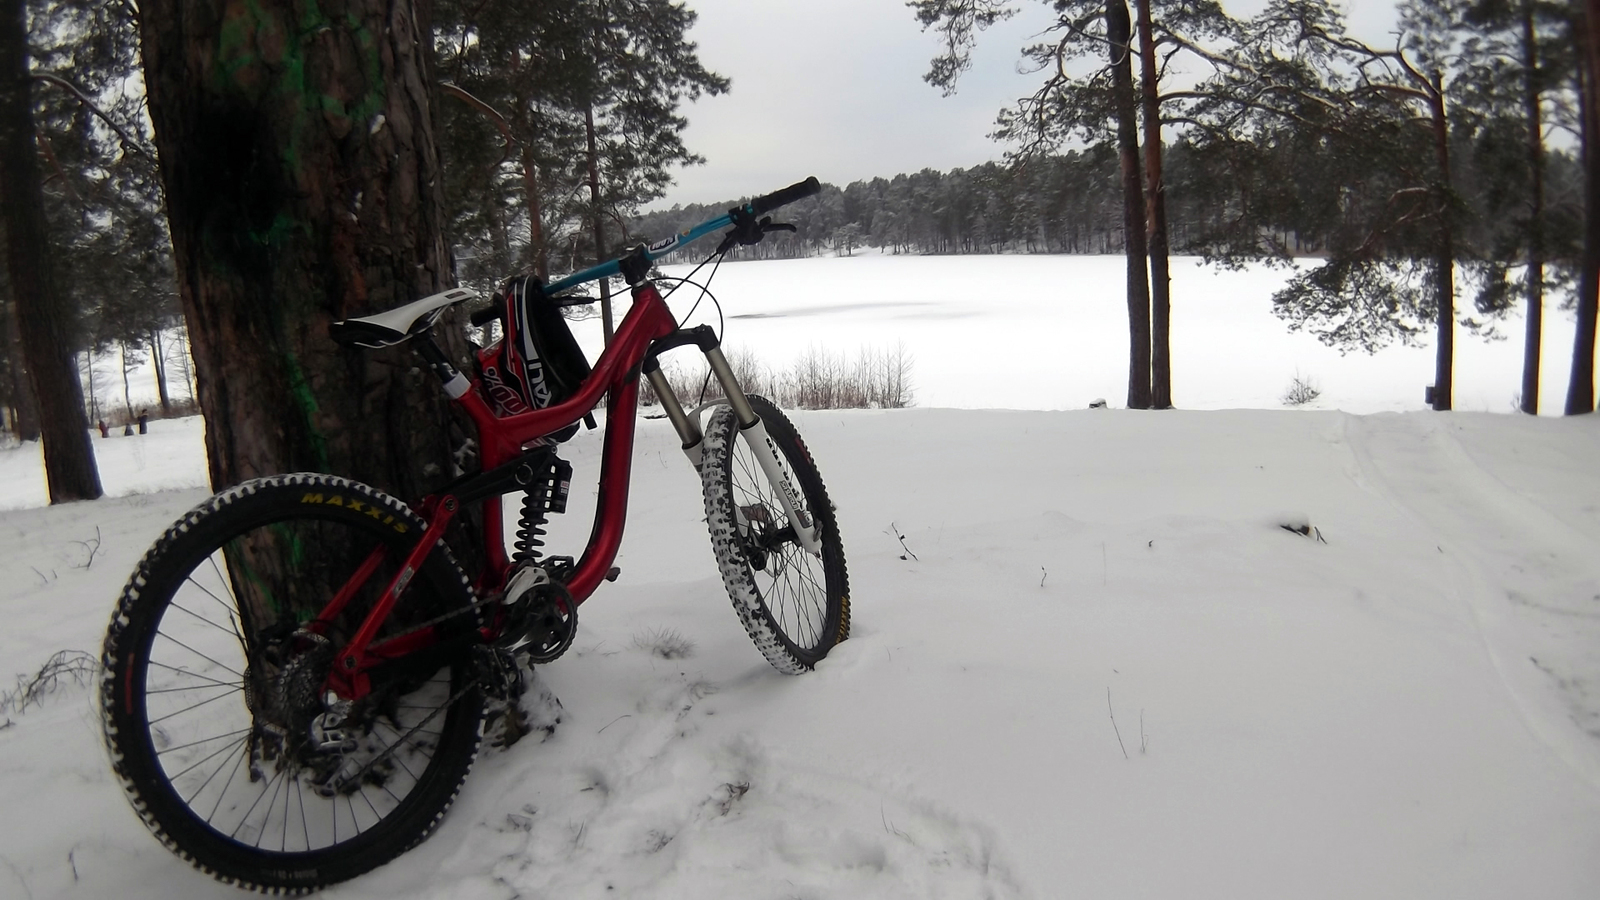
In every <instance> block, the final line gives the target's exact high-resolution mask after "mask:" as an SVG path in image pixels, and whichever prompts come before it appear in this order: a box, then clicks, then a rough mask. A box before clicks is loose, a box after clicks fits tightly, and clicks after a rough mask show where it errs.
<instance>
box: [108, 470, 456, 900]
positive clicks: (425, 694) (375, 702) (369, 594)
mask: <svg viewBox="0 0 1600 900" xmlns="http://www.w3.org/2000/svg"><path fill="white" fill-rule="evenodd" d="M422 526H423V523H422V521H421V520H420V519H418V518H417V517H416V515H415V514H413V513H412V512H411V511H410V510H409V509H407V508H406V507H405V506H404V505H403V504H401V503H399V502H398V501H396V500H395V499H393V498H391V497H388V496H387V495H384V494H382V493H380V492H378V491H376V490H374V489H372V488H369V487H367V486H365V485H362V484H358V483H356V482H352V481H348V480H345V479H342V478H335V477H331V476H326V475H287V476H279V477H275V478H266V479H259V480H256V481H251V482H246V483H245V484H242V485H239V486H238V487H235V488H233V489H231V490H228V491H225V492H223V493H221V494H218V495H216V496H215V497H212V498H210V499H209V500H207V501H206V502H205V503H203V504H201V505H200V506H199V507H197V508H195V509H194V510H192V511H191V512H190V513H189V514H188V515H186V516H185V517H184V518H183V519H181V520H179V521H178V522H177V523H176V524H175V525H173V526H172V528H171V529H169V530H168V531H167V533H166V534H165V535H163V536H162V537H161V539H160V540H158V541H157V542H156V544H155V546H154V547H152V548H151V549H150V551H149V553H147V554H146V555H145V557H144V559H143V560H141V561H140V563H139V567H138V569H137V570H136V571H135V572H134V574H133V577H132V578H131V579H130V580H129V582H128V585H127V587H126V588H124V590H123V593H122V598H121V600H120V601H119V603H118V606H117V611H116V613H115V614H114V615H113V617H112V621H111V626H110V629H109V631H108V633H107V635H106V642H105V650H104V655H103V660H102V661H103V664H104V670H105V674H104V675H103V676H102V677H103V681H102V686H101V698H100V699H101V703H100V706H101V713H102V719H103V723H104V729H105V739H106V743H107V746H108V747H109V749H110V751H111V757H112V762H113V767H114V769H115V771H116V774H117V776H118V777H119V779H120V780H121V782H122V785H123V789H124V790H125V791H126V793H127V795H128V799H129V800H130V801H131V802H132V803H133V806H134V809H135V810H136V811H137V812H138V813H139V815H140V817H141V818H142V819H143V820H144V822H145V824H146V825H147V826H149V828H150V829H151V831H153V832H154V833H155V834H156V836H157V837H158V838H159V839H160V840H161V841H162V842H163V843H164V844H166V845H167V847H168V848H170V849H171V850H173V851H174V852H175V853H177V854H178V855H179V856H181V857H183V858H184V859H187V860H189V861H190V862H191V863H192V864H193V865H194V866H195V867H196V868H199V869H201V870H202V871H205V872H207V873H209V874H211V875H213V876H215V877H216V878H218V879H220V880H222V881H226V882H230V883H234V884H237V885H239V886H241V887H246V888H250V889H255V890H263V891H271V892H274V893H277V892H288V893H299V892H303V891H309V890H312V889H315V888H317V887H320V886H322V885H327V884H331V883H333V882H337V881H342V880H345V879H348V878H352V877H354V876H356V875H359V874H361V873H363V872H366V871H368V870H370V869H373V868H375V867H377V866H379V865H382V864H383V863H385V862H387V861H389V860H390V859H392V858H394V857H395V856H398V855H399V854H400V853H402V852H404V851H405V850H407V849H409V848H410V847H412V846H414V845H415V844H417V843H418V842H420V841H421V840H422V839H423V838H425V837H427V835H428V834H430V833H431V832H432V831H433V829H434V828H435V827H436V826H437V825H438V823H439V821H440V820H441V818H442V817H443V815H444V811H445V809H446V808H447V807H449V805H450V803H451V801H453V800H454V798H455V795H456V792H457V791H458V790H459V789H460V786H461V783H462V781H463V779H465V777H466V774H467V771H468V769H469V768H470V767H471V765H472V761H473V758H474V756H475V755H476V753H477V748H478V742H479V727H480V719H481V713H482V703H483V701H482V698H481V696H480V695H479V692H478V687H477V681H476V675H475V673H474V670H473V666H472V665H471V663H470V659H469V658H468V654H466V653H462V654H459V655H458V657H459V658H455V659H450V660H446V661H444V662H442V663H440V662H437V661H435V662H433V663H429V664H423V665H421V666H411V667H404V666H398V665H397V666H394V667H392V668H391V669H390V671H391V674H390V675H387V676H385V675H380V674H375V675H373V677H372V681H371V692H370V693H369V694H367V696H365V697H363V698H361V699H360V700H357V701H355V702H354V703H353V704H342V703H340V702H339V701H338V698H337V697H329V696H327V695H326V694H325V693H324V689H325V685H326V682H327V677H328V674H329V672H330V671H331V669H332V667H333V664H334V660H333V656H334V652H335V650H336V649H337V648H338V647H340V646H342V645H343V644H344V643H345V642H346V641H348V639H349V638H350V637H351V636H352V635H353V634H354V632H355V630H356V628H358V627H359V626H360V624H361V622H362V620H363V619H364V618H365V616H366V614H367V612H368V611H369V610H370V609H371V606H372V603H373V602H374V601H375V599H376V598H377V597H378V596H379V595H380V594H381V593H382V592H383V590H384V589H385V587H386V586H387V585H388V584H389V582H390V580H391V579H392V578H393V577H394V575H395V573H396V572H398V571H399V569H400V567H401V566H402V565H403V563H404V559H405V556H406V554H407V553H408V552H409V551H410V549H411V548H412V547H414V546H415V542H416V539H417V537H419V536H420V535H421V533H422ZM341 593H342V594H344V595H345V596H346V597H347V599H348V602H347V603H346V604H345V605H344V607H343V609H342V610H341V611H340V612H339V613H338V614H337V615H336V616H333V617H332V618H331V621H324V620H323V619H321V618H318V617H319V615H320V614H322V613H324V612H325V611H326V610H328V609H329V602H330V601H331V600H332V599H333V598H334V597H335V596H336V595H340V594H341ZM470 597H471V594H470V592H469V591H468V590H467V587H466V584H465V579H464V578H463V576H462V575H461V571H460V569H459V567H457V566H456V565H455V563H454V561H453V560H452V559H451V558H450V557H449V555H448V551H447V550H446V549H445V548H444V547H443V545H441V546H440V547H439V548H438V549H436V550H435V551H434V552H433V553H432V554H430V556H429V558H428V560H427V561H426V562H425V564H424V565H423V566H422V569H421V571H419V572H418V573H417V575H416V577H415V578H413V579H411V583H410V585H409V587H407V588H406V590H405V593H404V594H403V595H402V597H401V600H400V602H399V603H398V604H396V607H395V610H394V612H393V613H392V614H391V615H390V616H389V619H388V620H387V621H386V622H385V625H384V630H383V631H380V632H379V636H378V641H382V640H383V639H384V638H385V637H386V636H394V635H397V634H400V633H402V632H404V631H406V630H407V629H409V628H416V627H418V626H420V625H421V624H422V623H424V622H428V621H430V620H433V619H436V618H437V617H439V616H440V615H442V614H443V613H448V612H452V611H453V612H455V613H457V614H456V615H454V616H450V617H447V618H445V619H443V620H442V621H439V622H435V623H433V627H434V628H435V629H436V633H439V634H441V635H446V634H449V633H452V632H455V633H460V631H459V630H460V629H464V628H471V627H474V626H475V624H476V615H475V611H474V610H473V609H472V607H471V601H470Z"/></svg>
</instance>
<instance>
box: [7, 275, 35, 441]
mask: <svg viewBox="0 0 1600 900" xmlns="http://www.w3.org/2000/svg"><path fill="white" fill-rule="evenodd" d="M6 342H7V347H6V378H7V380H8V383H7V389H8V390H9V391H10V393H11V414H12V419H11V433H12V434H13V435H15V436H16V438H17V440H19V441H37V440H38V439H39V409H38V407H37V406H35V405H34V402H33V386H32V385H30V384H29V383H28V372H27V369H26V367H25V366H24V365H23V363H22V360H23V356H22V338H21V337H20V336H19V335H18V333H17V317H16V315H15V308H14V306H13V305H7V307H6Z"/></svg>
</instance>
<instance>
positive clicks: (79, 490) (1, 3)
mask: <svg viewBox="0 0 1600 900" xmlns="http://www.w3.org/2000/svg"><path fill="white" fill-rule="evenodd" d="M0 197H5V202H4V203H3V204H0V216H4V217H5V232H6V268H7V271H8V273H9V275H10V282H11V298H12V302H13V303H14V304H16V312H17V329H18V332H19V334H20V335H21V342H22V349H23V352H24V353H25V354H26V356H25V362H26V363H27V368H28V380H29V381H30V382H31V384H32V390H33V397H34V400H35V402H36V403H37V404H38V410H39V424H40V428H39V431H40V435H41V437H42V438H43V442H44V472H45V481H46V483H47V484H48V486H49V490H50V502H51V503H64V502H67V501H71V500H93V499H94V498H96V497H99V496H100V474H99V471H98V470H97V469H96V468H95V460H94V450H93V448H92V447H91V445H90V443H89V423H88V420H86V419H85V418H84V415H83V387H82V386H81V385H80V384H78V366H77V362H76V359H75V354H74V353H73V350H72V348H71V346H70V345H69V344H68V338H67V334H68V322H69V320H70V315H69V313H68V310H67V306H66V296H65V295H64V294H62V293H61V292H60V286H59V282H58V281H57V280H56V278H55V273H54V272H53V271H52V270H51V260H52V259H53V256H52V254H51V253H50V244H49V238H48V231H47V226H46V224H45V216H44V193H43V191H42V189H41V187H40V181H39V159H38V151H37V149H36V145H35V138H34V128H33V106H32V81H31V78H30V76H29V74H28V46H27V11H26V4H25V3H24V2H23V0H0Z"/></svg>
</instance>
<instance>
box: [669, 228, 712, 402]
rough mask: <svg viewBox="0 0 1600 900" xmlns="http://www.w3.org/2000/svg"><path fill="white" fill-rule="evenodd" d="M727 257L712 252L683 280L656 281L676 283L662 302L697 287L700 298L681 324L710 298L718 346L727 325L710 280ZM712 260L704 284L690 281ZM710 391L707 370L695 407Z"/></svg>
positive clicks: (673, 278)
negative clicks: (715, 313) (679, 292)
mask: <svg viewBox="0 0 1600 900" xmlns="http://www.w3.org/2000/svg"><path fill="white" fill-rule="evenodd" d="M727 255H728V254H727V252H726V251H721V250H718V251H714V252H712V253H711V254H710V255H709V256H707V257H706V258H705V259H703V260H701V261H700V264H699V265H697V266H695V267H694V268H693V269H691V270H690V271H689V274H688V276H686V277H684V278H675V277H673V276H670V275H668V276H663V277H662V278H661V279H658V280H661V281H674V282H677V283H676V284H675V285H674V286H673V287H672V289H671V290H669V291H667V293H666V294H665V295H664V296H663V297H662V299H663V300H664V299H666V298H667V297H671V296H672V295H673V294H674V293H676V292H677V290H678V288H681V287H683V286H684V285H693V286H694V287H697V288H699V289H700V296H699V297H696V298H695V301H694V305H693V306H691V307H689V311H688V312H687V313H685V314H684V316H683V318H682V319H681V320H680V321H683V322H687V321H689V317H690V316H692V315H694V313H695V310H697V309H699V308H700V304H701V303H703V302H704V301H705V299H706V298H707V297H710V298H711V305H712V306H714V307H716V310H717V343H718V344H719V345H720V344H721V343H722V335H723V332H725V331H726V330H727V325H728V323H727V319H726V318H725V317H724V315H723V312H722V301H720V300H718V299H717V295H716V294H713V293H711V288H710V284H711V280H712V279H713V278H716V277H717V270H718V269H720V268H722V260H723V257H725V256H727ZM713 259H714V260H716V264H715V265H713V266H712V267H711V274H709V275H707V276H706V280H705V283H704V284H702V283H700V282H698V281H693V280H691V279H693V278H694V276H695V274H696V273H698V272H699V271H700V270H701V269H704V268H705V267H706V263H709V262H711V261H712V260H713ZM710 389H711V370H710V369H707V370H706V375H705V378H704V379H702V380H701V382H700V396H699V398H698V399H697V400H695V405H697V406H698V405H700V404H702V403H704V402H706V391H708V390H710Z"/></svg>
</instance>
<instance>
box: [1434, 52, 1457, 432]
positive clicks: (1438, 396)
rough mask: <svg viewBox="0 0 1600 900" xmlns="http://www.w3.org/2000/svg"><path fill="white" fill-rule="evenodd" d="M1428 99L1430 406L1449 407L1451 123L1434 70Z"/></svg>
mask: <svg viewBox="0 0 1600 900" xmlns="http://www.w3.org/2000/svg"><path fill="white" fill-rule="evenodd" d="M1428 99H1429V110H1430V118H1431V119H1432V123H1433V154H1434V162H1435V164H1436V165H1437V166H1438V167H1439V186H1438V190H1437V193H1438V195H1439V196H1438V203H1439V234H1438V237H1437V239H1436V240H1437V241H1438V249H1437V251H1436V252H1435V256H1434V261H1433V265H1434V285H1433V287H1434V303H1435V304H1436V306H1437V310H1438V313H1437V317H1436V319H1435V321H1434V329H1435V331H1436V333H1437V336H1438V347H1437V350H1436V355H1435V357H1434V374H1433V408H1434V409H1436V410H1439V411H1444V410H1448V409H1450V408H1451V399H1452V397H1453V396H1454V393H1455V392H1454V388H1453V380H1454V377H1455V325H1456V309H1455V304H1456V281H1455V278H1456V253H1455V239H1454V235H1453V234H1452V230H1451V228H1450V210H1449V206H1448V204H1449V203H1450V202H1451V181H1450V123H1449V120H1448V119H1446V118H1445V108H1444V86H1443V83H1442V80H1441V78H1440V76H1438V75H1437V74H1435V75H1434V77H1433V80H1432V82H1431V84H1430V87H1429V91H1428Z"/></svg>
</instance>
